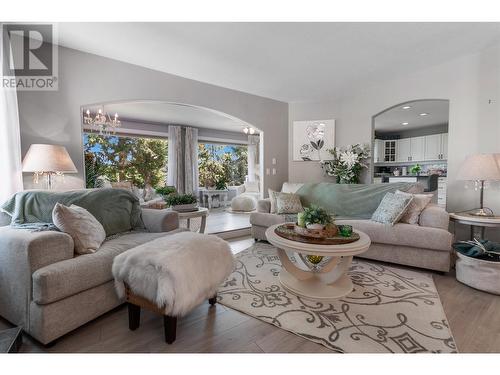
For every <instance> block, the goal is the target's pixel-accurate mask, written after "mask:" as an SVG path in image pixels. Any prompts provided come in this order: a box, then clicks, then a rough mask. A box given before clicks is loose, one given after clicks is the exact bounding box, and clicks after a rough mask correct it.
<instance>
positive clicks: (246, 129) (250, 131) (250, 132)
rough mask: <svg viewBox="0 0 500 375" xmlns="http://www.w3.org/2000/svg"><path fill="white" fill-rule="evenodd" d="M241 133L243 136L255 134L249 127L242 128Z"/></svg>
mask: <svg viewBox="0 0 500 375" xmlns="http://www.w3.org/2000/svg"><path fill="white" fill-rule="evenodd" d="M243 133H245V134H255V129H254V128H252V127H250V126H245V127H244V128H243Z"/></svg>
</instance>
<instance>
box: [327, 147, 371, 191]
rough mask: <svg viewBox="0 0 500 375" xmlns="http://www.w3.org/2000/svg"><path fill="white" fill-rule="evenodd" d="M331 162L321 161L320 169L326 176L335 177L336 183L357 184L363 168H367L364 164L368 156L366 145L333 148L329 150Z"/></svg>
mask: <svg viewBox="0 0 500 375" xmlns="http://www.w3.org/2000/svg"><path fill="white" fill-rule="evenodd" d="M328 152H329V153H330V154H331V155H332V159H331V160H322V161H321V162H320V163H321V167H322V168H323V169H324V170H325V172H326V174H327V175H328V176H335V177H336V179H337V183H340V184H357V183H359V176H360V174H361V171H362V169H363V168H368V165H367V164H366V163H365V161H366V159H367V158H368V157H369V156H370V147H369V146H368V145H362V144H359V143H357V144H355V145H349V146H347V147H345V148H339V147H335V148H333V149H329V150H328Z"/></svg>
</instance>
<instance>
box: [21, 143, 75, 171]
mask: <svg viewBox="0 0 500 375" xmlns="http://www.w3.org/2000/svg"><path fill="white" fill-rule="evenodd" d="M23 172H63V173H76V172H77V170H76V167H75V164H73V161H72V160H71V157H70V156H69V154H68V151H67V150H66V147H64V146H56V145H44V144H32V145H31V146H30V148H29V150H28V152H27V153H26V156H25V157H24V160H23Z"/></svg>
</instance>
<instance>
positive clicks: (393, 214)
mask: <svg viewBox="0 0 500 375" xmlns="http://www.w3.org/2000/svg"><path fill="white" fill-rule="evenodd" d="M412 199H413V196H406V195H400V194H394V193H387V194H386V195H384V198H382V201H381V202H380V204H379V205H378V207H377V209H376V210H375V212H374V213H373V215H372V220H373V221H377V222H379V223H383V224H390V225H394V224H396V223H397V222H398V220H399V219H400V218H401V216H403V214H404V213H405V211H406V209H407V208H408V206H409V205H410V203H411V201H412Z"/></svg>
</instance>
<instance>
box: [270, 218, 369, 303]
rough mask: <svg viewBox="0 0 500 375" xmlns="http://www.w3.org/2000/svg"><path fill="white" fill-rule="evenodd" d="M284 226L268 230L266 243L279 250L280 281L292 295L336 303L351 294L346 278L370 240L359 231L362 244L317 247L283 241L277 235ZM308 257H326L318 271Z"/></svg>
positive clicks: (272, 227)
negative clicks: (353, 260) (352, 262)
mask: <svg viewBox="0 0 500 375" xmlns="http://www.w3.org/2000/svg"><path fill="white" fill-rule="evenodd" d="M280 225H282V224H276V225H273V226H271V227H269V228H267V230H266V238H267V240H268V241H269V242H270V243H271V244H272V245H274V246H276V247H277V248H278V256H279V258H280V261H281V265H282V269H281V271H280V275H279V279H280V282H281V284H282V285H283V287H284V288H285V289H286V290H288V291H289V292H291V293H293V294H295V295H297V296H299V297H304V298H307V299H312V300H333V299H337V298H341V297H344V296H346V295H347V294H349V293H351V292H352V289H353V285H352V281H351V278H350V277H349V276H348V275H347V271H348V270H349V266H350V265H351V261H352V257H353V256H354V255H357V254H361V253H364V252H365V251H366V250H368V248H369V247H370V244H371V241H370V237H368V235H366V234H365V233H363V232H361V231H359V230H356V231H355V232H356V233H358V234H359V237H360V238H359V240H357V241H355V242H352V243H348V244H342V245H314V244H308V243H303V242H297V241H293V240H289V239H286V238H283V237H281V236H279V235H277V234H276V233H275V231H274V230H275V229H276V228H277V227H278V226H280ZM308 255H316V256H323V257H327V258H324V259H323V261H322V262H320V263H319V264H318V266H319V265H320V266H321V267H317V266H316V265H313V264H312V263H311V262H309V261H308V259H307V256H308Z"/></svg>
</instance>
